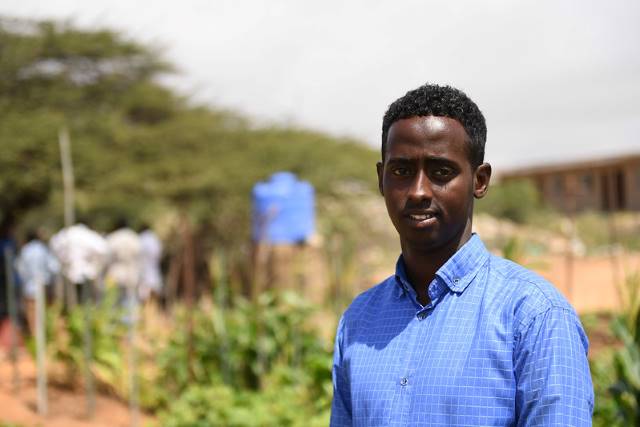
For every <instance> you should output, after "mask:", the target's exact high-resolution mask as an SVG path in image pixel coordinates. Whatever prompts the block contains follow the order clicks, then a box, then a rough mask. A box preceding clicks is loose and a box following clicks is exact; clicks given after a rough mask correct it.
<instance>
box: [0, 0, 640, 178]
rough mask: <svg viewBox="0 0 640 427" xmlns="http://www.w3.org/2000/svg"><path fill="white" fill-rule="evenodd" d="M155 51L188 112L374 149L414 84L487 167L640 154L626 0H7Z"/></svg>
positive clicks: (637, 10)
mask: <svg viewBox="0 0 640 427" xmlns="http://www.w3.org/2000/svg"><path fill="white" fill-rule="evenodd" d="M0 14H4V15H10V16H17V17H30V18H62V19H72V20H73V22H75V23H76V24H79V25H81V26H84V27H104V26H107V27H110V28H114V29H119V30H123V31H124V32H125V33H126V34H127V35H129V36H131V37H132V38H135V39H137V40H140V41H143V42H151V43H153V44H155V45H156V46H160V47H162V48H163V49H164V51H165V55H166V58H167V59H169V60H170V61H171V62H173V63H175V64H176V65H177V66H178V68H179V69H180V71H181V74H180V75H179V76H178V77H176V78H172V79H170V80H168V81H167V82H168V83H169V84H171V85H174V86H176V87H177V88H178V89H179V90H180V91H181V92H182V93H185V94H189V95H191V96H192V97H193V98H194V99H195V100H197V101H199V102H205V103H211V104H212V105H215V106H219V107H225V108H232V109H235V110H238V111H240V112H244V113H247V114H249V115H250V116H251V117H253V118H254V119H256V120H257V121H259V122H278V123H294V124H297V125H302V126H306V127H310V128H312V129H317V130H322V131H325V132H329V133H331V134H334V135H346V136H351V137H355V138H357V139H360V140H362V141H363V142H365V143H368V144H370V145H372V146H374V147H378V146H379V144H380V127H381V121H382V115H383V114H384V111H385V110H386V108H387V106H388V105H389V104H390V103H391V102H392V101H393V100H395V99H396V98H398V97H399V96H401V95H403V94H404V93H405V92H406V91H407V90H409V89H413V88H415V87H417V86H419V85H421V84H422V83H424V82H427V81H428V82H435V83H446V84H451V85H453V86H456V87H458V88H460V89H463V90H464V91H465V92H466V93H467V94H468V95H469V96H470V97H471V98H472V99H473V100H474V101H475V102H476V103H477V104H478V106H479V107H480V109H481V110H482V111H483V113H484V115H485V117H486V119H487V127H488V140H487V158H486V159H487V160H488V161H489V162H491V163H492V164H493V165H494V167H496V169H497V170H504V169H511V168H514V167H517V166H519V165H532V164H539V163H542V162H558V161H568V160H573V159H586V158H590V157H599V156H609V155H616V154H620V153H626V152H640V2H639V1H637V0H620V1H616V0H612V1H607V2H605V1H601V0H575V1H564V0H535V1H533V0H524V1H514V0H491V1H480V0H466V1H455V0H449V1H437V2H436V1H417V0H412V1H408V0H407V1H402V0H396V1H381V0H343V1H339V0H322V1H318V0H316V1H306V0H304V1H303V0H298V1H296V0H290V1H284V0H263V1H259V0H231V1H222V0H211V1H205V0H182V1H175V0H154V1H148V0H144V1H130V0H126V1H122V0H57V1H36V0H20V1H7V0H5V1H4V2H2V3H0Z"/></svg>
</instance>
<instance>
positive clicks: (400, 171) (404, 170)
mask: <svg viewBox="0 0 640 427" xmlns="http://www.w3.org/2000/svg"><path fill="white" fill-rule="evenodd" d="M391 173H392V174H394V175H396V176H408V175H409V174H410V173H411V171H410V170H409V169H407V168H393V169H391Z"/></svg>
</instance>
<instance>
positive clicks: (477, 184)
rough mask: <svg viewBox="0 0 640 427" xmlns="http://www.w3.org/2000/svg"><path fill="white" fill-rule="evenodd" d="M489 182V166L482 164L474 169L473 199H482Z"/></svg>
mask: <svg viewBox="0 0 640 427" xmlns="http://www.w3.org/2000/svg"><path fill="white" fill-rule="evenodd" d="M490 180H491V165H490V164H489V163H483V164H481V165H480V166H478V167H477V168H476V171H475V172H474V176H473V197H475V198H476V199H482V198H483V197H484V196H485V194H487V190H489V181H490Z"/></svg>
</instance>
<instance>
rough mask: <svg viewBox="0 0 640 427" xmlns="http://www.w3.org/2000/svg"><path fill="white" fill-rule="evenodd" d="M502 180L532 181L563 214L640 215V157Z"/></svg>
mask: <svg viewBox="0 0 640 427" xmlns="http://www.w3.org/2000/svg"><path fill="white" fill-rule="evenodd" d="M500 179H501V180H502V181H503V182H508V181H510V180H517V179H528V180H530V181H532V182H533V183H534V185H535V186H536V188H537V189H538V191H539V192H540V195H541V196H542V198H543V200H544V201H545V202H546V203H548V204H549V205H551V206H553V207H554V208H556V209H558V210H560V211H562V212H581V211H586V210H593V211H604V212H611V211H640V153H637V154H630V155H625V156H617V157H610V158H602V159H597V160H587V161H578V162H567V163H558V164H553V165H545V166H537V167H529V168H521V169H518V170H512V171H507V172H504V173H502V174H500Z"/></svg>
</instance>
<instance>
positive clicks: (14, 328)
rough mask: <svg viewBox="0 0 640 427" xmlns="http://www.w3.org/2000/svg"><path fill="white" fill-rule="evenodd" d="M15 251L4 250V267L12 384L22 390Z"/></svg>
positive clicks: (16, 388)
mask: <svg viewBox="0 0 640 427" xmlns="http://www.w3.org/2000/svg"><path fill="white" fill-rule="evenodd" d="M13 257H14V253H13V250H12V249H11V248H9V247H5V248H4V266H5V274H6V278H7V308H8V311H9V324H10V328H9V339H10V341H11V344H10V349H9V359H10V360H11V366H12V367H13V369H12V371H13V376H12V384H13V390H14V391H17V390H18V389H19V388H20V370H19V369H18V310H17V306H16V292H15V291H16V290H15V281H14V280H13Z"/></svg>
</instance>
